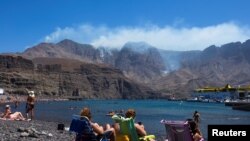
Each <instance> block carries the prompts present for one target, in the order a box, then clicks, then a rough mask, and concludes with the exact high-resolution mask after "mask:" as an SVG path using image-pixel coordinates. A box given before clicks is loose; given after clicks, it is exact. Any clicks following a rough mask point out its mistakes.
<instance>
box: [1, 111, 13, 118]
mask: <svg viewBox="0 0 250 141" xmlns="http://www.w3.org/2000/svg"><path fill="white" fill-rule="evenodd" d="M10 114H11V111H10V110H7V111H6V112H5V113H4V115H3V118H8V116H9V115H10Z"/></svg>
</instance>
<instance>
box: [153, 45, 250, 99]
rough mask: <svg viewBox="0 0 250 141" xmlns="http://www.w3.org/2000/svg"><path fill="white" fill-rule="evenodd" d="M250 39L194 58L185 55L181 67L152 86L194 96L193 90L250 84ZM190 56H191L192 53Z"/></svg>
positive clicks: (194, 55)
mask: <svg viewBox="0 0 250 141" xmlns="http://www.w3.org/2000/svg"><path fill="white" fill-rule="evenodd" d="M249 53H250V40H247V41H246V42H244V43H240V42H236V43H229V44H225V45H222V46H221V47H216V46H210V47H208V48H206V49H205V50H203V51H202V52H196V53H195V54H193V55H192V56H188V55H187V54H185V53H183V54H182V57H181V59H180V60H181V61H180V64H181V67H180V68H179V69H178V70H176V71H173V72H171V73H169V74H168V75H166V76H164V77H162V78H160V79H158V80H155V81H153V82H152V83H151V85H154V87H156V88H157V89H158V90H160V91H162V92H166V93H171V92H175V93H176V94H177V95H187V94H191V92H192V90H193V89H196V88H200V87H206V86H217V87H223V86H225V84H228V83H229V84H231V85H233V86H244V85H245V86H246V85H249V84H250V59H249V58H250V57H249V55H248V54H249ZM189 55H190V54H189Z"/></svg>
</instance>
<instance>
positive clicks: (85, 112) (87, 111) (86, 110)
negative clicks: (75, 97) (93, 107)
mask: <svg viewBox="0 0 250 141" xmlns="http://www.w3.org/2000/svg"><path fill="white" fill-rule="evenodd" d="M80 115H81V116H85V117H88V118H89V119H91V112H90V109H89V108H87V107H84V108H83V109H82V110H81V112H80Z"/></svg>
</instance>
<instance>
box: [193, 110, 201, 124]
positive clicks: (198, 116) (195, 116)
mask: <svg viewBox="0 0 250 141" xmlns="http://www.w3.org/2000/svg"><path fill="white" fill-rule="evenodd" d="M193 119H194V121H195V122H196V124H197V126H198V124H199V123H200V113H199V112H198V111H195V112H194V115H193Z"/></svg>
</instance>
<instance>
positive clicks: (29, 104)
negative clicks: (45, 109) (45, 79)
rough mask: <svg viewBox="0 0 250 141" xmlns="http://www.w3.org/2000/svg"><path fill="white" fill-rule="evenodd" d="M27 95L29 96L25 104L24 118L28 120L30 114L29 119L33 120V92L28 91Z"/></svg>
mask: <svg viewBox="0 0 250 141" xmlns="http://www.w3.org/2000/svg"><path fill="white" fill-rule="evenodd" d="M28 93H29V95H28V98H27V102H26V118H27V119H28V118H29V114H30V118H31V119H33V118H34V107H35V94H34V91H29V92H28Z"/></svg>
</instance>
